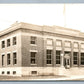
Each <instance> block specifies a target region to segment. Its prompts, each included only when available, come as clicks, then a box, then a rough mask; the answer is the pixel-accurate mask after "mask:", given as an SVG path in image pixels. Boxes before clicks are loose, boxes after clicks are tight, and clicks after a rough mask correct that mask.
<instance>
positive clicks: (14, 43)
mask: <svg viewBox="0 0 84 84" xmlns="http://www.w3.org/2000/svg"><path fill="white" fill-rule="evenodd" d="M13 45H16V37H13Z"/></svg>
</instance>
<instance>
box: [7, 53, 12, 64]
mask: <svg viewBox="0 0 84 84" xmlns="http://www.w3.org/2000/svg"><path fill="white" fill-rule="evenodd" d="M10 61H11V60H10V54H7V65H10Z"/></svg>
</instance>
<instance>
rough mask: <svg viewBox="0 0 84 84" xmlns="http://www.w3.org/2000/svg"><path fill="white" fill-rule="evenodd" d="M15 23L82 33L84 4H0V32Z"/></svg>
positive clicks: (83, 29)
mask: <svg viewBox="0 0 84 84" xmlns="http://www.w3.org/2000/svg"><path fill="white" fill-rule="evenodd" d="M16 21H18V22H26V23H31V24H37V25H50V26H53V25H56V26H62V27H66V28H71V29H76V30H80V31H82V32H84V4H0V31H1V30H4V29H6V28H9V27H10V26H11V25H12V24H13V23H15V22H16Z"/></svg>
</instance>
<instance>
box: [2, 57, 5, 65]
mask: <svg viewBox="0 0 84 84" xmlns="http://www.w3.org/2000/svg"><path fill="white" fill-rule="evenodd" d="M4 57H5V55H2V66H4V62H5V61H4Z"/></svg>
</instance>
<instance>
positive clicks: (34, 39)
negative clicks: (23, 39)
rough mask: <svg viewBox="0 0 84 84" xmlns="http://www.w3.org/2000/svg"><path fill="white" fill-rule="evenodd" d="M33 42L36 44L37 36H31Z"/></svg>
mask: <svg viewBox="0 0 84 84" xmlns="http://www.w3.org/2000/svg"><path fill="white" fill-rule="evenodd" d="M31 44H36V37H33V36H31Z"/></svg>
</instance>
